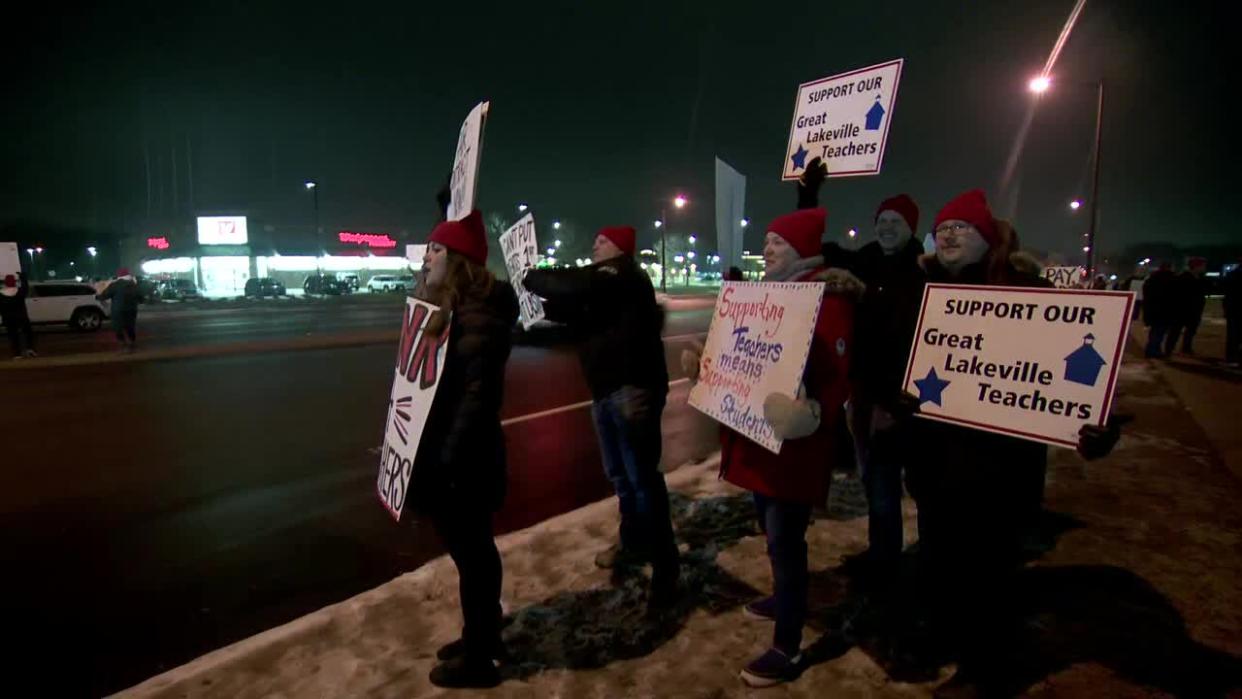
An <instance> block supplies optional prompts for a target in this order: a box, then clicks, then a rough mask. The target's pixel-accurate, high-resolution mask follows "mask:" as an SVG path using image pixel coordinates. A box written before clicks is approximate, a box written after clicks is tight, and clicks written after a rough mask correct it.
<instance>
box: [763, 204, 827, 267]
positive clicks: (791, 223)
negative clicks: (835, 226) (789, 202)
mask: <svg viewBox="0 0 1242 699" xmlns="http://www.w3.org/2000/svg"><path fill="white" fill-rule="evenodd" d="M827 220H828V211H827V210H826V209H824V207H822V206H820V207H817V208H814V209H799V210H798V211H795V212H793V213H792V214H785V215H784V216H777V217H776V219H775V220H774V221H772V223H769V224H768V232H769V233H775V234H777V235H779V236H780V237H782V238H784V239H785V242H787V243H789V245H790V246H791V247H792V248H793V249H794V250H796V251H797V252H798V256H799V257H814V256H815V255H818V254H820V241H821V239H822V238H823V237H824V222H825V221H827Z"/></svg>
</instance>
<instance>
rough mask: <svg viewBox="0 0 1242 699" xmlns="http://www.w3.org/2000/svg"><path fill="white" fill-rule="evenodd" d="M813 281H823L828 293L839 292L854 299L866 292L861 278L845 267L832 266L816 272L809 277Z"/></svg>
mask: <svg viewBox="0 0 1242 699" xmlns="http://www.w3.org/2000/svg"><path fill="white" fill-rule="evenodd" d="M811 279H812V280H813V281H819V282H824V283H825V284H826V286H827V288H826V289H825V291H827V293H829V294H841V295H842V296H848V297H850V298H852V299H854V300H855V301H860V300H862V297H863V294H865V293H867V285H866V284H864V283H863V281H862V280H861V279H859V278H858V277H856V276H854V275H853V274H852V273H850V271H849V270H847V269H841V268H839V267H832V268H829V269H825V270H823V271H821V272H816V273H815V275H814V276H812V277H811Z"/></svg>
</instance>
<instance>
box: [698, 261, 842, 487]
mask: <svg viewBox="0 0 1242 699" xmlns="http://www.w3.org/2000/svg"><path fill="white" fill-rule="evenodd" d="M819 271H821V270H812V271H811V272H807V273H806V274H804V275H801V276H799V277H798V278H797V279H793V280H791V281H806V280H808V279H809V278H810V277H811V275H813V274H815V273H816V272H819ZM853 327H854V305H853V303H851V302H850V301H849V300H847V299H845V298H843V297H842V296H839V295H836V294H825V295H824V300H823V303H822V304H820V308H819V317H818V318H816V320H815V334H814V336H813V337H812V339H811V351H810V354H809V355H808V356H807V362H806V372H805V373H804V374H803V383H804V384H805V385H806V393H807V395H806V397H807V398H814V399H815V400H817V401H819V405H820V411H821V412H820V419H819V428H818V429H817V430H815V432H814V433H812V434H810V435H808V436H806V437H803V438H801V439H787V440H785V442H784V444H782V445H781V453H779V454H773V453H772V452H770V451H768V450H767V449H765V448H763V447H761V446H759V445H758V444H756V443H755V442H752V441H751V440H749V439H747V438H746V437H744V436H742V435H741V434H738V433H737V432H735V431H734V430H732V429H729V428H727V427H721V428H720V446H721V450H720V476H721V477H722V478H724V479H725V480H727V481H729V482H730V483H732V484H734V485H736V486H740V487H742V488H745V489H747V490H750V491H754V492H756V493H760V494H762V495H767V496H768V497H773V498H779V499H782V500H792V501H794V502H802V503H806V504H809V505H822V504H823V503H824V502H825V501H826V500H827V499H828V484H829V483H830V482H831V479H832V466H833V463H832V462H833V459H834V458H835V456H834V455H835V454H837V453H838V449H837V444H836V439H837V435H838V434H839V433H838V431H837V429H836V427H837V423H838V421H839V420H840V419H841V413H842V411H843V410H844V408H843V404H844V403H845V401H846V399H847V398H849V395H850V384H849V357H850V352H852V351H853V337H852V329H853Z"/></svg>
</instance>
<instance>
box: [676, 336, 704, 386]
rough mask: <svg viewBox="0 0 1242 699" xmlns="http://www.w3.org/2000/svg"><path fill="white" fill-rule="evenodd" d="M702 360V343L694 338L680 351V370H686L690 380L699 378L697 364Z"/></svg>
mask: <svg viewBox="0 0 1242 699" xmlns="http://www.w3.org/2000/svg"><path fill="white" fill-rule="evenodd" d="M702 360H703V343H702V342H699V341H698V340H695V341H694V342H691V343H690V345H689V346H688V347H686V349H684V350H682V351H681V370H682V371H684V372H686V376H688V377H690V381H691V382H696V381H698V380H699V364H700V362H701V361H702Z"/></svg>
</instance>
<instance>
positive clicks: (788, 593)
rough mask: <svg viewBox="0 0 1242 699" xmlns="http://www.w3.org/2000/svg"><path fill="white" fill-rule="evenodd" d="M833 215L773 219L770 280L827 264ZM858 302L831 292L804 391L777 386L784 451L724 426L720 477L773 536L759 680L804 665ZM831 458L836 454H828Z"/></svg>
mask: <svg viewBox="0 0 1242 699" xmlns="http://www.w3.org/2000/svg"><path fill="white" fill-rule="evenodd" d="M826 216H827V213H826V212H825V211H824V209H822V208H813V209H803V210H800V211H796V212H794V213H791V214H786V215H784V216H781V217H779V218H777V219H776V220H775V221H773V222H772V223H771V225H769V226H768V233H767V237H766V238H765V242H764V248H763V257H764V262H765V265H766V267H765V276H764V281H768V282H798V281H810V280H812V279H813V277H815V276H816V275H817V274H819V273H821V272H822V271H823V258H822V257H821V256H820V238H821V237H822V236H823V231H824V220H825V218H826ZM852 325H853V307H852V303H851V302H850V301H849V300H848V298H847V297H846V296H842V295H836V294H829V295H826V296H824V299H823V303H822V305H821V307H820V310H819V315H818V316H817V317H816V320H815V330H814V334H813V336H812V340H811V350H810V354H809V356H808V359H807V365H806V372H805V374H804V375H803V385H804V390H803V391H801V392H800V394H799V395H798V396H787V395H782V394H778V393H773V394H771V395H769V396H767V398H766V400H765V401H764V405H763V408H764V418H765V419H766V420H767V421H768V422H769V423H770V424H771V425H772V428H773V432H774V433H775V434H776V435H777V436H778V437H780V438H781V439H783V440H784V442H783V444H782V446H781V451H780V453H779V454H773V453H772V452H770V451H768V450H767V449H765V448H763V447H761V446H759V445H758V444H756V443H755V442H752V441H750V440H749V439H747V438H746V437H743V436H742V435H740V434H738V433H737V432H735V431H733V430H731V429H729V428H726V427H721V430H720V433H721V457H720V472H721V476H722V477H723V478H724V479H725V480H727V481H729V482H730V483H733V484H734V485H737V486H740V487H742V488H745V489H747V490H749V491H751V492H752V493H753V496H754V500H755V510H756V514H757V515H758V518H759V526H760V529H762V530H763V532H764V534H765V535H766V537H767V544H768V558H769V561H770V563H771V566H772V578H773V588H774V589H773V594H772V595H771V596H769V597H766V598H764V599H760V600H755V601H753V602H751V603H750V604H748V605H746V613H747V615H748V616H750V617H752V618H756V619H760V620H764V621H771V622H775V629H774V631H773V639H772V645H771V647H770V648H769V649H768V650H767V651H765V652H764V653H763V654H761V655H760V656H759V657H757V658H756V659H754V660H753V661H752V662H750V663H749V664H748V665H747V666H746V667H745V668H743V670H742V672H741V677H742V679H743V680H744V681H745V682H746V683H747V684H749V685H751V686H753V687H766V686H770V685H774V684H778V683H780V682H787V681H789V680H792V679H794V678H796V677H797V676H798V673H799V672H800V671H801V661H802V654H801V645H802V626H803V623H804V621H805V619H806V608H807V578H808V575H807V547H806V530H807V527H808V526H809V525H810V521H811V510H812V508H814V507H815V506H817V505H822V504H824V503H825V502H826V500H827V497H828V485H829V482H830V479H831V471H832V467H833V463H832V458H831V456H830V455H833V454H836V453H837V452H838V450H837V448H836V444H835V440H836V439H838V438H839V436H840V433H839V432H838V431H837V430H835V429H834V427H835V426H836V425H837V423H838V421H839V420H840V418H841V413H842V404H843V403H844V402H845V399H846V398H847V397H848V395H849V382H848V377H847V370H848V363H849V349H850V345H851V338H850V328H851V327H852ZM699 361H700V356H699V353H696V352H694V351H693V350H687V351H686V352H685V353H683V356H682V363H683V367H684V368H686V370H687V373H688V374H690V375H691V376H692V377H697V375H698V369H699ZM826 455H829V456H828V457H826Z"/></svg>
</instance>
